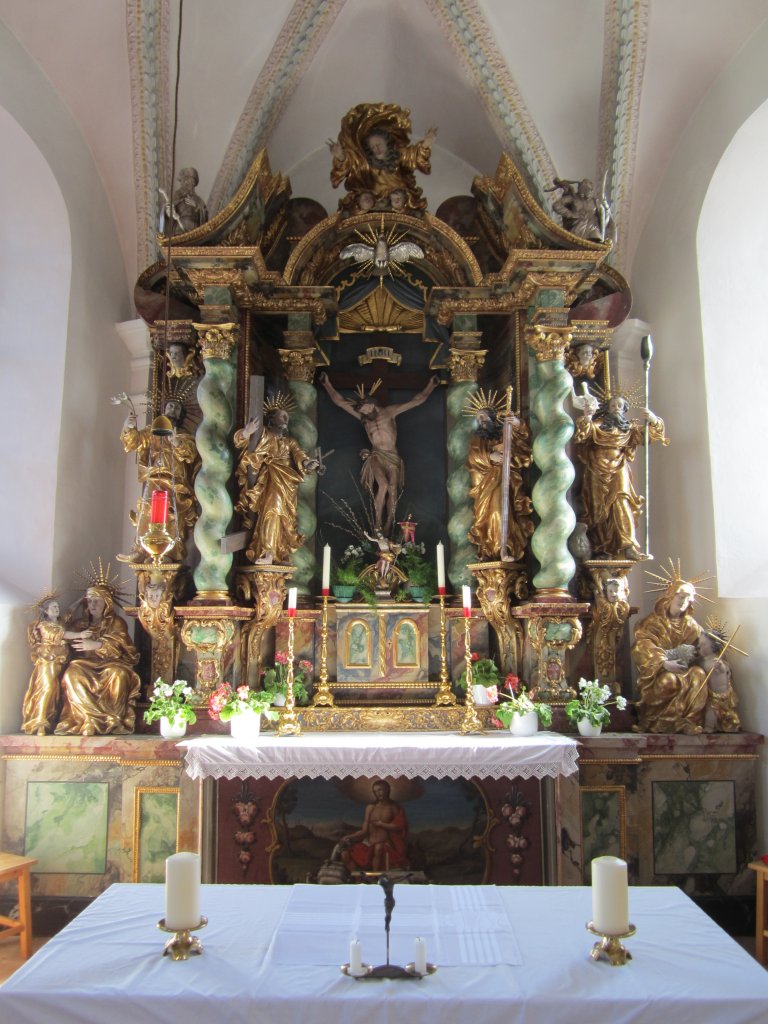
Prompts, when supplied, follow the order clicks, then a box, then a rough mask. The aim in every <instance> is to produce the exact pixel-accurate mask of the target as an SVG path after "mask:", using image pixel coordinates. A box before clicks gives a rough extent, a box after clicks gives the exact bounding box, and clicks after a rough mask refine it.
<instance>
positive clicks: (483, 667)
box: [456, 651, 501, 702]
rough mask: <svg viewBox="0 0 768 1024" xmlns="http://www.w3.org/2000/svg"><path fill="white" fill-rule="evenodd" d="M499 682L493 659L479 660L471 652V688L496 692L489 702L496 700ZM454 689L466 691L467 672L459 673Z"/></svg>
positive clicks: (474, 653)
mask: <svg viewBox="0 0 768 1024" xmlns="http://www.w3.org/2000/svg"><path fill="white" fill-rule="evenodd" d="M500 682H501V674H500V672H499V669H498V666H497V665H496V662H495V661H494V660H493V658H481V657H480V655H479V654H478V653H477V651H472V685H473V686H484V687H485V688H486V689H487V690H489V691H490V690H495V691H496V692H495V693H494V694H493V696H492V697H491V694H490V693H489V694H488V696H489V697H490V699H491V701H492V702H493V701H496V700H497V699H498V688H499V683H500ZM456 688H457V689H458V690H462V691H464V690H466V689H467V670H466V669H464V671H463V672H462V673H461V675H460V676H459V678H458V679H457V680H456Z"/></svg>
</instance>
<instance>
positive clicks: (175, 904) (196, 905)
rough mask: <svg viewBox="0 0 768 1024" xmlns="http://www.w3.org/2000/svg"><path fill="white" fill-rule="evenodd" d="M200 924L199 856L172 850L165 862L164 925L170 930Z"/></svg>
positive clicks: (193, 926)
mask: <svg viewBox="0 0 768 1024" xmlns="http://www.w3.org/2000/svg"><path fill="white" fill-rule="evenodd" d="M199 924H200V857H199V856H198V854H196V853H174V854H173V856H171V857H169V858H168V859H167V860H166V862H165V927H166V928H171V929H173V931H177V932H178V931H181V930H182V929H184V928H196V927H197V926H198V925H199Z"/></svg>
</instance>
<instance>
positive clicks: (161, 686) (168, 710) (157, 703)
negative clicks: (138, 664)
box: [144, 678, 200, 740]
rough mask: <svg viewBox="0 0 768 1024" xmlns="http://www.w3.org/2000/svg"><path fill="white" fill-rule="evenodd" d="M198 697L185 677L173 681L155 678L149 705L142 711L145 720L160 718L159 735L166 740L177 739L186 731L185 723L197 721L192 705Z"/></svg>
mask: <svg viewBox="0 0 768 1024" xmlns="http://www.w3.org/2000/svg"><path fill="white" fill-rule="evenodd" d="M199 700H200V698H199V697H198V695H197V694H196V693H195V691H194V690H193V689H192V687H191V686H190V685H189V684H188V683H187V681H186V679H176V680H175V681H174V682H173V683H164V682H163V680H162V679H160V678H158V679H156V680H155V685H154V688H153V690H152V693H151V694H150V696H149V707H148V708H147V710H146V711H145V712H144V721H145V722H154V721H156V720H157V719H159V720H160V735H161V736H162V737H163V738H164V739H166V740H179V739H181V737H182V736H183V735H184V734H185V733H186V731H187V725H192V724H193V723H194V722H196V721H197V715H196V714H195V709H194V706H193V705H195V704H197V703H199Z"/></svg>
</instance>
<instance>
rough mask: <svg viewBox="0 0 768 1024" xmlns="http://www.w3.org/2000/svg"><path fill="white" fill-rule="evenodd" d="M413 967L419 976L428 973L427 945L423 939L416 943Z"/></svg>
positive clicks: (417, 940)
mask: <svg viewBox="0 0 768 1024" xmlns="http://www.w3.org/2000/svg"><path fill="white" fill-rule="evenodd" d="M413 967H414V970H415V971H416V973H417V974H426V973H427V944H426V942H425V941H424V939H422V938H418V939H416V941H415V943H414V955H413Z"/></svg>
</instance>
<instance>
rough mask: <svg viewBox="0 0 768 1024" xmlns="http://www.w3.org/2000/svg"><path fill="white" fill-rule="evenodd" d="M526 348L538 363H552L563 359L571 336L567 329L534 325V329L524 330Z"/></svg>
mask: <svg viewBox="0 0 768 1024" xmlns="http://www.w3.org/2000/svg"><path fill="white" fill-rule="evenodd" d="M525 340H526V341H527V343H528V347H529V348H530V349H531V351H532V352H533V354H534V355H535V357H536V361H537V362H538V363H545V362H552V361H553V360H555V359H560V360H562V359H564V357H565V352H566V349H567V348H568V346H569V345H570V343H571V341H572V340H573V335H572V334H571V332H570V330H569V329H568V328H567V327H551V326H542V325H541V324H536V325H535V326H534V328H533V329H532V330H531V328H527V329H526V339H525Z"/></svg>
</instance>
